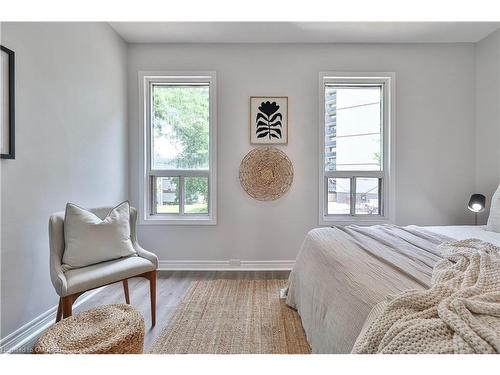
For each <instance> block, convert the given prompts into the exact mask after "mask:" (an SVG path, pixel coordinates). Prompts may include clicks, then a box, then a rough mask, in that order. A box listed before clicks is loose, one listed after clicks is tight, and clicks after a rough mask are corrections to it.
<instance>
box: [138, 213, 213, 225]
mask: <svg viewBox="0 0 500 375" xmlns="http://www.w3.org/2000/svg"><path fill="white" fill-rule="evenodd" d="M139 224H140V225H216V224H217V220H216V218H215V217H211V216H193V217H185V216H178V217H165V216H161V215H155V216H148V217H146V218H142V219H141V221H140V222H139Z"/></svg>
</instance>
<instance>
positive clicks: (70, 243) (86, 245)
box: [62, 202, 136, 270]
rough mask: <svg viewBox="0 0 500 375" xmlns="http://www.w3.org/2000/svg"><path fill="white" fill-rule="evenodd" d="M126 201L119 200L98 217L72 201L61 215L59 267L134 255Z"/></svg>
mask: <svg viewBox="0 0 500 375" xmlns="http://www.w3.org/2000/svg"><path fill="white" fill-rule="evenodd" d="M129 221H130V205H129V203H128V202H123V203H121V204H119V205H118V206H116V207H115V208H113V209H112V210H111V211H110V212H109V213H108V215H107V216H106V217H105V218H104V219H101V218H99V217H98V216H97V215H95V214H94V213H92V212H90V211H88V210H85V209H83V208H81V207H78V206H76V205H74V204H72V203H68V204H67V205H66V215H65V217H64V240H65V243H66V248H65V249H64V255H63V259H62V260H63V269H65V270H68V269H71V268H79V267H85V266H89V265H91V264H96V263H100V262H105V261H108V260H113V259H118V258H122V257H127V256H130V255H135V254H136V252H135V250H134V247H133V245H132V241H131V240H130V223H129Z"/></svg>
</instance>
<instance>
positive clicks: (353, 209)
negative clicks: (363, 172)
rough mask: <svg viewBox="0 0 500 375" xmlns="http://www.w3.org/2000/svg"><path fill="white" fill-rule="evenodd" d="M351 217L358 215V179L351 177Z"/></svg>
mask: <svg viewBox="0 0 500 375" xmlns="http://www.w3.org/2000/svg"><path fill="white" fill-rule="evenodd" d="M350 208H351V216H355V215H356V177H351V205H350Z"/></svg>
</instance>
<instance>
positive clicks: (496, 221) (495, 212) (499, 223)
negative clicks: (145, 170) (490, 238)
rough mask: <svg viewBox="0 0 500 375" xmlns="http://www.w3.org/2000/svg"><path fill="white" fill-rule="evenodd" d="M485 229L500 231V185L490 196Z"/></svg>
mask: <svg viewBox="0 0 500 375" xmlns="http://www.w3.org/2000/svg"><path fill="white" fill-rule="evenodd" d="M486 230H489V231H491V232H498V233H500V185H498V188H497V191H495V194H493V198H491V206H490V216H489V217H488V223H487V224H486Z"/></svg>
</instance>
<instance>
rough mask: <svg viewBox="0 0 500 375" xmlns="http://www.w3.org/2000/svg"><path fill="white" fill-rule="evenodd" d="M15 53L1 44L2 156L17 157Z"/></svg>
mask: <svg viewBox="0 0 500 375" xmlns="http://www.w3.org/2000/svg"><path fill="white" fill-rule="evenodd" d="M14 63H15V55H14V51H12V50H10V49H9V48H7V47H5V46H2V45H0V157H1V158H2V159H14V158H15V78H14V74H15V70H14Z"/></svg>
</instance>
